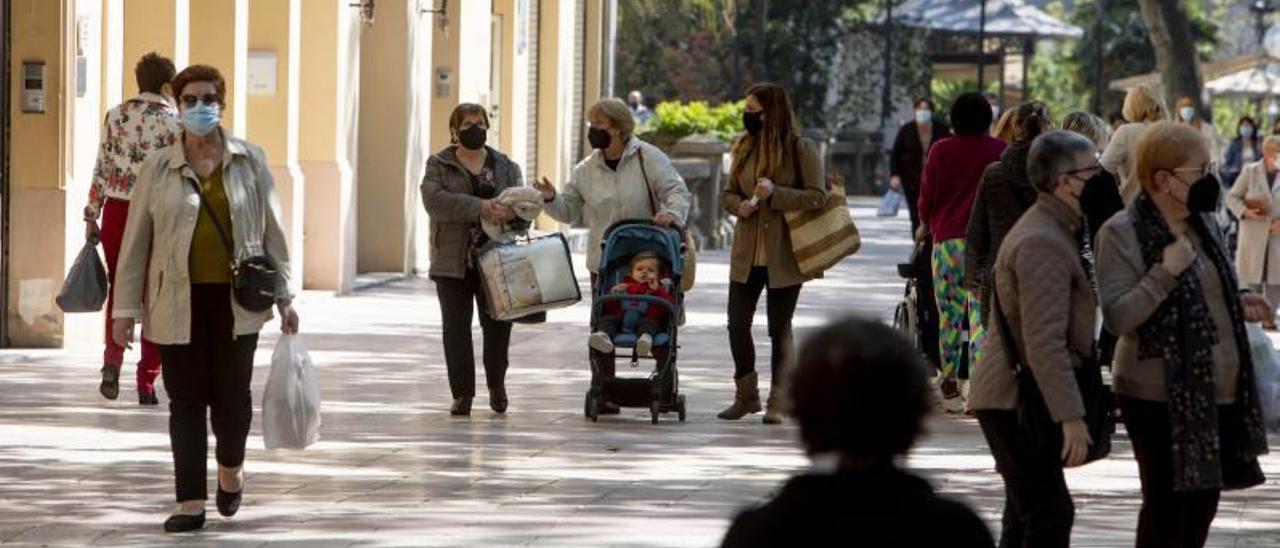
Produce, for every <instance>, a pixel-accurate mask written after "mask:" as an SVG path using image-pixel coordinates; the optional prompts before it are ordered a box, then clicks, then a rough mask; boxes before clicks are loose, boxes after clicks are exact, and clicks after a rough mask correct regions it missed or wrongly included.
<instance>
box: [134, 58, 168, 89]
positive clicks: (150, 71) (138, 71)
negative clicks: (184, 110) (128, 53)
mask: <svg viewBox="0 0 1280 548" xmlns="http://www.w3.org/2000/svg"><path fill="white" fill-rule="evenodd" d="M175 72H177V69H175V68H174V67H173V61H170V60H169V58H168V57H164V56H162V55H160V54H159V53H156V52H154V51H153V52H151V53H148V54H146V55H143V56H142V58H141V59H138V64H137V65H134V67H133V77H134V79H135V80H137V82H138V91H142V92H144V93H160V90H161V89H162V88H164V85H165V84H168V83H169V81H170V80H172V79H173V74H174V73H175ZM174 93H177V92H174Z"/></svg>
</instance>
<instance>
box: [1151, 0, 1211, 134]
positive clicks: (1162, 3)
mask: <svg viewBox="0 0 1280 548" xmlns="http://www.w3.org/2000/svg"><path fill="white" fill-rule="evenodd" d="M1138 4H1139V5H1140V6H1141V7H1142V18H1143V19H1144V20H1146V22H1147V36H1148V37H1149V38H1150V40H1151V46H1152V47H1153V48H1155V51H1156V69H1157V70H1159V71H1160V77H1161V80H1162V81H1163V83H1164V94H1165V100H1166V101H1168V106H1169V107H1171V108H1170V111H1172V110H1173V109H1172V107H1173V105H1174V104H1175V103H1176V102H1177V100H1178V98H1180V97H1190V98H1191V100H1192V101H1194V102H1195V105H1196V108H1197V109H1198V110H1200V111H1201V112H1207V110H1208V109H1206V108H1205V106H1204V105H1203V104H1202V103H1201V88H1202V84H1201V80H1200V64H1199V62H1198V57H1197V55H1196V48H1195V44H1194V43H1193V42H1192V40H1191V24H1190V22H1189V21H1188V19H1187V12H1186V11H1185V10H1184V9H1183V8H1182V6H1181V5H1180V4H1181V1H1180V0H1138Z"/></svg>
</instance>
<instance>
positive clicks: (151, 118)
mask: <svg viewBox="0 0 1280 548" xmlns="http://www.w3.org/2000/svg"><path fill="white" fill-rule="evenodd" d="M174 73H175V70H174V66H173V61H170V60H169V59H166V58H164V57H161V56H160V55H158V54H156V53H154V52H152V53H148V54H146V55H144V56H143V57H142V59H141V60H139V61H138V65H137V66H136V67H135V68H134V75H135V76H136V77H137V79H138V89H140V90H142V93H140V94H139V95H138V96H137V97H134V98H132V99H129V100H128V101H125V102H123V103H121V104H120V105H118V106H116V107H115V108H113V109H111V110H110V111H109V112H107V118H106V121H105V122H103V125H102V142H101V143H100V144H99V148H98V161H97V165H96V166H94V170H93V186H91V187H90V188H89V205H88V206H86V207H85V208H84V222H85V230H86V232H85V234H86V237H87V238H89V239H90V240H92V239H95V238H96V239H98V240H100V241H101V242H102V250H103V252H104V254H105V255H106V256H107V275H108V278H109V279H110V280H111V285H112V286H113V287H114V286H115V280H116V259H117V258H118V257H119V255H120V241H121V238H123V236H124V225H125V221H126V220H127V219H128V218H129V198H130V195H131V194H132V193H133V183H134V181H135V180H136V179H137V176H138V174H137V171H138V168H139V167H140V166H141V165H142V162H143V161H144V160H146V159H147V158H148V157H149V156H151V155H152V154H153V153H155V152H156V151H158V150H162V149H164V148H167V147H168V146H169V145H172V144H173V143H175V142H177V140H178V135H179V134H180V133H181V126H180V125H179V124H178V110H177V109H176V108H174V106H173V90H172V89H171V88H170V86H169V80H172V79H173V76H174ZM99 219H101V221H102V226H101V227H99V226H98V221H99ZM113 293H115V292H114V291H113V292H111V293H109V294H108V295H109V296H108V297H107V310H106V318H107V325H106V350H105V351H104V352H103V355H102V362H103V365H102V384H101V385H100V386H99V387H98V391H99V392H102V395H103V396H104V397H106V398H107V399H109V400H114V399H116V398H117V397H118V396H119V395H120V367H121V365H123V363H124V347H122V346H120V345H117V344H115V343H114V342H112V340H111V310H112V308H113V306H114V304H115V302H114V299H113V298H112V297H111V296H110V295H111V294H113ZM159 374H160V350H159V349H158V348H157V347H156V345H154V344H152V343H151V341H148V340H147V339H145V338H144V339H142V361H140V362H138V375H137V381H138V403H140V404H142V405H156V404H158V403H159V399H157V398H156V390H155V381H156V377H157V376H158V375H159Z"/></svg>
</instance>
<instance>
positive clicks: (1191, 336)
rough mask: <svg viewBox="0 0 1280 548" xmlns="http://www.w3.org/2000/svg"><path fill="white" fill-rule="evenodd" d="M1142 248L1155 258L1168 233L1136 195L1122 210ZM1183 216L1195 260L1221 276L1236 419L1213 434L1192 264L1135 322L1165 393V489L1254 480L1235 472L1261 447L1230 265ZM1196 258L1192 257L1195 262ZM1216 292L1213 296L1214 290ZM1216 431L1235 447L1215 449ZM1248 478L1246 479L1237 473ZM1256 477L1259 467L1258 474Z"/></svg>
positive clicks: (1209, 361)
mask: <svg viewBox="0 0 1280 548" xmlns="http://www.w3.org/2000/svg"><path fill="white" fill-rule="evenodd" d="M1129 216H1130V218H1131V219H1132V221H1133V226H1134V230H1135V231H1136V232H1137V236H1138V242H1139V245H1140V246H1141V247H1142V259H1143V262H1144V263H1145V264H1146V266H1147V268H1150V267H1151V266H1152V265H1155V264H1157V263H1159V262H1161V261H1162V260H1163V256H1164V255H1163V253H1164V248H1165V246H1167V245H1169V244H1170V243H1172V242H1173V241H1174V236H1173V234H1172V233H1171V232H1170V231H1169V225H1168V224H1167V223H1166V222H1165V220H1164V216H1163V215H1161V213H1160V211H1159V210H1158V209H1157V208H1156V205H1155V202H1153V201H1152V200H1151V198H1150V197H1149V196H1147V194H1146V193H1145V192H1144V193H1141V194H1140V195H1139V196H1138V197H1137V199H1135V200H1134V203H1133V206H1132V208H1131V209H1130V211H1129ZM1187 222H1188V223H1189V224H1190V225H1191V227H1192V228H1193V229H1194V230H1195V231H1196V234H1197V235H1198V236H1199V238H1200V242H1202V245H1201V247H1202V248H1203V252H1204V253H1203V256H1202V258H1207V259H1208V260H1209V261H1210V262H1211V263H1212V264H1213V267H1214V269H1215V270H1216V272H1217V274H1218V277H1219V279H1220V280H1222V286H1223V288H1224V294H1225V295H1228V296H1230V297H1228V298H1227V299H1226V304H1227V310H1228V312H1229V314H1230V316H1231V323H1232V327H1233V329H1232V333H1233V334H1234V336H1235V340H1236V348H1238V349H1239V357H1240V367H1239V371H1240V376H1239V378H1238V379H1237V381H1236V404H1237V405H1239V406H1240V407H1241V409H1242V410H1243V416H1244V421H1243V423H1242V424H1240V425H1239V426H1238V427H1237V426H1236V425H1230V426H1229V430H1230V431H1224V432H1219V428H1218V426H1219V421H1218V405H1217V402H1216V399H1215V385H1214V379H1213V347H1214V345H1216V344H1218V342H1219V341H1218V338H1217V327H1216V326H1215V325H1214V321H1213V318H1212V317H1210V314H1209V307H1208V306H1207V305H1206V304H1205V298H1206V295H1205V294H1204V288H1203V287H1202V286H1201V285H1200V278H1199V276H1197V275H1196V274H1195V270H1194V268H1191V269H1188V270H1186V271H1184V272H1183V273H1182V275H1181V276H1179V277H1178V286H1177V287H1176V288H1174V290H1173V291H1172V292H1171V293H1170V294H1169V298H1167V299H1165V301H1164V303H1163V304H1161V305H1160V308H1159V309H1157V310H1156V312H1155V313H1154V314H1152V315H1151V318H1150V319H1148V320H1147V321H1146V322H1145V323H1143V324H1142V325H1141V326H1140V327H1139V328H1138V340H1139V348H1138V354H1139V358H1140V359H1144V360H1145V359H1152V358H1160V359H1161V360H1163V361H1164V365H1165V367H1164V376H1165V385H1166V386H1167V387H1168V392H1169V422H1170V427H1171V433H1172V442H1173V443H1172V444H1171V447H1170V451H1172V453H1173V476H1174V477H1173V488H1174V490H1176V491H1189V490H1196V489H1220V488H1223V487H1227V488H1232V487H1247V486H1248V485H1242V484H1241V483H1250V484H1255V483H1256V482H1257V481H1260V478H1258V479H1256V480H1255V479H1253V476H1252V475H1249V474H1242V473H1239V471H1240V468H1239V467H1242V466H1252V467H1253V468H1255V469H1256V467H1257V456H1258V455H1260V454H1263V453H1266V452H1267V438H1266V430H1265V429H1264V428H1263V424H1262V413H1261V411H1260V410H1259V408H1258V398H1257V394H1256V392H1255V391H1256V389H1255V387H1254V385H1253V361H1252V358H1251V356H1250V354H1249V350H1248V349H1249V341H1248V338H1247V337H1246V335H1245V330H1244V312H1243V310H1242V308H1241V305H1240V300H1239V299H1238V298H1234V296H1235V295H1237V293H1238V290H1237V288H1238V284H1237V281H1236V275H1235V270H1234V268H1233V267H1232V264H1231V261H1230V260H1229V259H1228V258H1227V255H1226V252H1225V251H1224V250H1223V247H1222V245H1221V243H1220V242H1219V240H1218V236H1217V235H1216V234H1215V233H1214V232H1213V230H1215V229H1214V228H1211V227H1210V226H1209V224H1208V223H1207V222H1206V221H1205V219H1204V217H1203V216H1201V215H1192V216H1190V217H1189V218H1188V219H1187ZM1198 260H1200V259H1197V261H1198ZM1215 297H1216V296H1215ZM1219 435H1222V436H1233V439H1236V440H1239V441H1240V443H1237V444H1232V445H1233V446H1235V447H1239V448H1240V451H1239V452H1238V453H1237V454H1234V455H1220V454H1219V453H1220V449H1221V440H1220V438H1219ZM1245 475H1248V476H1250V477H1249V478H1248V479H1244V478H1242V476H1245ZM1258 475H1259V476H1260V471H1259V474H1258Z"/></svg>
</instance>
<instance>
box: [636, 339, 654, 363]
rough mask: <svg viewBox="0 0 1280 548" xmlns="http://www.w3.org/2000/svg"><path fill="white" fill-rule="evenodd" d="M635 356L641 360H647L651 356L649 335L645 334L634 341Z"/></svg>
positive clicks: (651, 348)
mask: <svg viewBox="0 0 1280 548" xmlns="http://www.w3.org/2000/svg"><path fill="white" fill-rule="evenodd" d="M636 354H638V355H640V357H641V358H648V357H649V356H651V355H653V337H652V336H651V335H649V334H648V333H645V334H644V335H640V338H639V339H636Z"/></svg>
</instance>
